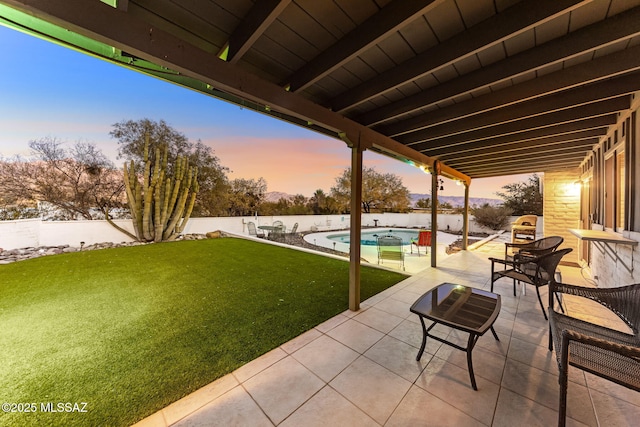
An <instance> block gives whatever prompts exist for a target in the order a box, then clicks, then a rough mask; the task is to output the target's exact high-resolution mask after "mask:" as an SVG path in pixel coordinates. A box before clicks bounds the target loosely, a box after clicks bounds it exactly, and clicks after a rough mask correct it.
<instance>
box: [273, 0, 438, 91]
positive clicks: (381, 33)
mask: <svg viewBox="0 0 640 427" xmlns="http://www.w3.org/2000/svg"><path fill="white" fill-rule="evenodd" d="M435 3H438V1H437V0H411V1H405V0H395V1H392V2H391V3H389V4H388V5H386V6H385V7H383V8H382V9H380V11H379V12H378V13H376V14H375V15H373V16H372V17H371V18H369V19H367V20H366V21H365V22H363V23H362V24H360V25H358V26H357V27H356V28H355V29H354V30H353V31H351V32H350V33H348V34H347V35H345V36H344V37H343V38H342V39H340V40H339V41H338V42H336V43H335V44H334V45H333V46H331V47H330V48H328V49H326V50H324V51H323V52H321V53H320V54H319V55H318V56H317V57H316V58H314V59H313V60H311V61H309V62H308V63H307V64H305V65H304V66H303V67H302V68H300V69H299V70H298V71H296V72H295V73H293V74H292V75H291V76H289V77H288V78H287V79H286V80H285V81H283V82H282V84H281V85H282V86H283V87H289V90H290V91H292V92H299V91H301V90H304V89H306V88H307V87H309V86H310V85H312V84H313V83H315V82H317V81H318V80H320V79H321V78H323V77H324V76H326V75H327V74H329V73H331V72H332V71H334V70H336V69H337V68H339V67H341V66H342V65H344V64H345V63H346V62H348V61H350V60H351V59H353V58H355V57H356V56H357V55H358V54H360V53H361V52H362V51H364V50H366V49H368V48H370V47H371V46H373V45H375V44H376V43H378V42H379V41H380V40H382V39H383V38H384V37H386V36H388V35H389V34H390V33H393V32H396V31H398V29H400V28H402V27H403V26H404V25H406V24H407V23H408V22H410V21H411V20H413V19H415V18H417V17H419V16H422V15H424V14H425V13H426V12H427V11H428V10H429V9H431V8H432V7H434V4H435Z"/></svg>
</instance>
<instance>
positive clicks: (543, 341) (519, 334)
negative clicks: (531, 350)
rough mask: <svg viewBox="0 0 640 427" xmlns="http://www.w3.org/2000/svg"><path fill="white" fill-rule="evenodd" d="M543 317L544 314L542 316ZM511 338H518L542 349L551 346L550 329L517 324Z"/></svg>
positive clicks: (514, 325)
mask: <svg viewBox="0 0 640 427" xmlns="http://www.w3.org/2000/svg"><path fill="white" fill-rule="evenodd" d="M541 315H542V314H541ZM511 338H518V339H521V340H523V341H526V342H530V343H532V344H535V345H539V346H541V347H544V346H547V347H548V346H549V328H548V327H544V328H542V329H541V328H540V327H538V326H536V325H527V324H525V323H520V322H515V323H514V324H513V330H512V331H511Z"/></svg>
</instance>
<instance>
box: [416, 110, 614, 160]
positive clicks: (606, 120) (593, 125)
mask: <svg viewBox="0 0 640 427" xmlns="http://www.w3.org/2000/svg"><path fill="white" fill-rule="evenodd" d="M616 119H617V115H616V114H610V115H607V116H601V117H595V118H591V119H586V120H580V121H575V122H570V123H565V124H561V125H558V126H553V127H546V128H540V129H534V130H527V131H523V132H518V133H514V134H510V135H503V136H500V137H497V138H489V139H486V140H481V141H471V142H468V141H458V142H456V143H453V144H449V145H443V144H441V143H440V142H439V141H437V140H436V141H430V142H424V143H421V144H417V145H414V146H412V148H413V149H415V150H418V151H420V152H426V151H429V150H433V151H434V152H436V153H437V154H438V155H440V154H444V153H447V152H455V151H457V150H464V149H465V148H466V147H469V146H471V144H474V143H478V144H479V145H484V144H487V145H488V144H500V143H509V142H517V141H529V140H532V139H537V138H544V137H549V136H553V135H563V134H567V133H572V132H579V131H585V130H589V129H604V128H606V127H608V126H611V125H614V124H615V123H616ZM604 133H606V131H605V132H604ZM483 141H485V142H483Z"/></svg>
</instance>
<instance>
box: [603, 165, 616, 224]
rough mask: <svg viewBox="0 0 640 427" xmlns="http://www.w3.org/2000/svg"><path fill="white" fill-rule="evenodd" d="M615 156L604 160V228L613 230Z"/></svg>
mask: <svg viewBox="0 0 640 427" xmlns="http://www.w3.org/2000/svg"><path fill="white" fill-rule="evenodd" d="M615 160H616V158H615V156H609V158H607V159H605V160H604V226H605V227H606V228H613V227H614V226H615V222H614V206H615V188H616V187H615Z"/></svg>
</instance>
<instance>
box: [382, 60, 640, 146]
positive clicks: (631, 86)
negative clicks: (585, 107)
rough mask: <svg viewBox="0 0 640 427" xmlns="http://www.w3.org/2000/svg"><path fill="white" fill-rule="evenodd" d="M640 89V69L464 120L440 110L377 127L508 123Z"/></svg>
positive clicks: (400, 130)
mask: <svg viewBox="0 0 640 427" xmlns="http://www.w3.org/2000/svg"><path fill="white" fill-rule="evenodd" d="M638 90H640V72H636V73H631V74H627V75H623V76H619V77H615V78H613V79H610V80H605V81H602V82H598V83H593V84H590V85H585V86H580V87H577V88H574V89H570V90H568V91H564V92H559V93H556V94H551V95H547V96H544V97H541V98H536V99H533V100H529V101H527V102H523V103H521V104H518V106H517V108H508V107H507V108H501V109H495V110H490V111H487V112H484V113H481V114H477V115H474V116H469V117H462V118H461V119H460V120H448V119H449V117H451V116H454V114H448V113H447V111H445V110H440V111H434V112H431V113H430V114H423V115H420V116H416V117H414V118H411V119H407V120H403V121H399V122H397V123H394V124H391V125H387V126H379V127H376V128H375V129H376V130H378V131H380V132H381V133H383V134H385V135H389V136H398V135H403V134H404V133H408V132H411V131H418V130H420V129H426V128H429V127H434V128H443V127H445V126H447V127H449V128H457V129H459V130H460V131H465V130H471V129H475V128H481V127H485V126H489V125H491V124H492V123H502V122H507V121H511V120H516V119H519V118H525V117H529V116H534V115H538V114H542V113H544V112H546V111H553V110H559V109H564V108H569V107H572V106H573V105H582V104H585V103H589V102H595V101H598V100H601V99H608V98H611V97H615V96H620V95H627V94H631V93H634V92H636V91H638ZM483 96H485V95H483ZM486 96H491V94H487V95H486ZM440 123H442V124H440ZM436 132H438V131H436ZM442 133H443V134H448V133H449V132H448V131H446V130H444V131H442Z"/></svg>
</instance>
